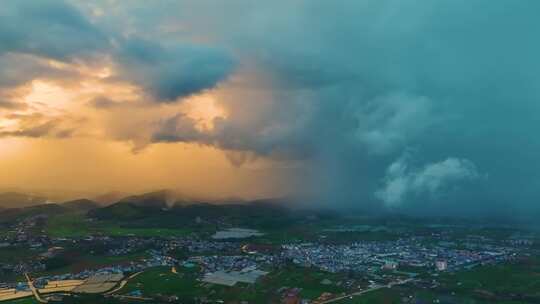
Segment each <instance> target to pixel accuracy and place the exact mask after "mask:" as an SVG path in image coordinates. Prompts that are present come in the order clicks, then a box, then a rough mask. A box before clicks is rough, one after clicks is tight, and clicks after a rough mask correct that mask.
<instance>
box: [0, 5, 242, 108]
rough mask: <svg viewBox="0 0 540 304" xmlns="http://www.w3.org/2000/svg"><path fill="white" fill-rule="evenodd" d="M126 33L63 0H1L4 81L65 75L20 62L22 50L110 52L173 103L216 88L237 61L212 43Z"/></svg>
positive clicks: (81, 56)
mask: <svg viewBox="0 0 540 304" xmlns="http://www.w3.org/2000/svg"><path fill="white" fill-rule="evenodd" d="M124 36H125V35H123V34H122V33H121V32H120V31H119V32H112V31H107V30H105V29H102V28H100V26H99V25H98V24H94V23H92V22H90V21H89V19H88V18H87V16H84V15H83V14H82V13H81V12H79V10H77V9H76V8H75V7H73V6H72V5H69V4H68V3H66V2H63V1H52V0H51V1H49V0H43V1H11V0H8V1H5V2H2V7H1V8H0V67H1V68H2V70H1V72H0V76H1V78H0V86H13V85H17V84H20V83H24V82H26V81H29V80H32V79H35V78H37V77H40V76H47V77H53V76H54V75H56V74H62V73H63V74H66V73H65V72H63V71H59V70H58V69H55V68H53V67H51V66H47V65H45V64H43V63H42V62H36V61H35V60H31V61H33V62H25V61H22V60H21V61H19V63H17V64H15V62H14V61H13V60H12V59H14V58H15V59H19V60H20V59H21V58H20V57H17V56H19V55H20V54H26V55H32V56H36V57H41V58H48V59H55V60H59V61H63V62H74V61H91V60H92V59H99V58H100V56H101V57H102V56H111V57H112V59H113V61H114V62H115V63H116V64H117V66H118V68H119V73H120V77H122V78H123V79H126V80H129V81H134V82H136V83H137V84H139V85H141V86H142V87H143V88H145V89H146V90H147V91H148V93H150V94H151V95H152V96H153V97H154V100H156V101H167V102H170V101H174V100H175V99H176V98H178V97H183V96H187V95H191V94H194V93H198V92H200V91H203V90H205V89H208V88H212V87H214V86H215V85H216V84H217V83H218V82H219V81H221V80H223V79H224V78H226V77H227V76H228V74H229V73H230V72H231V70H232V68H233V66H234V60H233V59H232V58H231V57H230V55H229V54H228V53H227V52H225V51H223V50H220V49H218V48H215V47H212V46H202V45H197V44H192V43H189V42H187V43H181V42H178V43H172V44H171V43H169V44H168V45H163V44H162V43H161V42H160V41H152V40H143V39H138V38H133V37H128V38H126V37H124ZM13 54H16V55H13ZM8 57H9V58H8ZM22 59H24V58H22ZM30 59H32V58H30Z"/></svg>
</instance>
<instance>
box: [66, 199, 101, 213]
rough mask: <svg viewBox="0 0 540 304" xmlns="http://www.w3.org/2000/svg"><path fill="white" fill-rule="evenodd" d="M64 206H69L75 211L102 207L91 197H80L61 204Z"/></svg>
mask: <svg viewBox="0 0 540 304" xmlns="http://www.w3.org/2000/svg"><path fill="white" fill-rule="evenodd" d="M61 206H62V207H64V208H69V209H71V210H75V211H90V210H93V209H96V208H99V207H101V205H100V204H98V203H96V202H94V201H92V200H89V199H78V200H73V201H69V202H65V203H62V204H61Z"/></svg>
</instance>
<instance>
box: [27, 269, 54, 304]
mask: <svg viewBox="0 0 540 304" xmlns="http://www.w3.org/2000/svg"><path fill="white" fill-rule="evenodd" d="M24 276H25V277H26V281H27V282H28V287H30V290H32V293H33V294H34V297H35V298H36V300H37V301H38V302H39V303H48V301H47V300H45V299H43V298H42V297H41V296H40V295H39V292H38V290H37V289H36V287H34V282H32V280H31V279H30V276H29V275H28V273H25V274H24Z"/></svg>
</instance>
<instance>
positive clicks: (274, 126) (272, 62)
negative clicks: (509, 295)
mask: <svg viewBox="0 0 540 304" xmlns="http://www.w3.org/2000/svg"><path fill="white" fill-rule="evenodd" d="M539 11H540V2H538V1H535V0H530V1H527V0H523V1H493V0H467V1H464V0H463V1H461V0H452V1H450V0H449V1H446V0H442V1H427V0H425V1H402V0H354V1H345V0H338V1H317V0H309V1H301V0H298V1H240V0H232V1H200V0H197V1H114V0H102V1H60V0H59V1H48V0H46V1H29V0H26V1H25V0H22V1H15V0H7V1H2V5H0V188H2V187H3V188H13V187H15V188H21V189H38V188H39V189H46V188H51V189H65V190H66V191H67V190H69V191H81V192H87V193H102V192H107V191H111V190H119V191H124V192H136V191H146V190H152V189H161V188H173V189H178V190H180V191H182V192H186V193H191V194H196V195H207V196H213V197H219V196H227V197H244V198H256V197H282V196H286V197H289V196H293V197H297V198H299V199H301V200H303V201H304V202H307V203H310V202H313V204H326V205H329V206H338V207H339V206H344V207H369V208H371V207H388V208H391V209H403V210H412V211H414V212H419V213H425V214H429V213H438V214H484V213H486V214H487V213H490V214H491V213H495V214H500V215H523V214H531V212H538V211H539V210H540V206H539V203H538V202H537V199H538V198H539V197H540V195H539V194H540V136H537V134H536V133H537V132H536V131H537V129H538V128H539V127H540V57H539V55H538V54H540V38H539V37H540V19H539V18H538V12H539Z"/></svg>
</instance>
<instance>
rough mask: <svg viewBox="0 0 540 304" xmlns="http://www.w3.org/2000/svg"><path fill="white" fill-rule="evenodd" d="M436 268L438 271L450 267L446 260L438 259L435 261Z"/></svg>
mask: <svg viewBox="0 0 540 304" xmlns="http://www.w3.org/2000/svg"><path fill="white" fill-rule="evenodd" d="M435 268H436V269H437V270H438V271H445V270H446V269H448V263H446V261H443V260H440V261H437V262H435Z"/></svg>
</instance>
